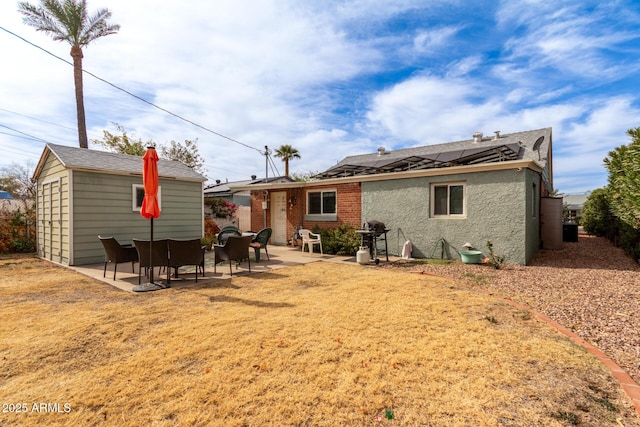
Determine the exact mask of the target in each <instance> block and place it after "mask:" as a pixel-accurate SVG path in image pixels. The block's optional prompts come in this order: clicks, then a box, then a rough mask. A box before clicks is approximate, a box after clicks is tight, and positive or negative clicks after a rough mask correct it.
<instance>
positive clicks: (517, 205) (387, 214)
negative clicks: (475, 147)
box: [362, 170, 537, 264]
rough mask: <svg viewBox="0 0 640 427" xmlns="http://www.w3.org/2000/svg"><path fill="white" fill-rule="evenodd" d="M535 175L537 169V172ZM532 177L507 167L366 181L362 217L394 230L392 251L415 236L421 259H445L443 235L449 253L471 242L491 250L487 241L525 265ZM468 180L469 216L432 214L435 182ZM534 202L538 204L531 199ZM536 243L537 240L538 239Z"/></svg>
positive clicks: (415, 248) (390, 239)
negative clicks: (438, 215)
mask: <svg viewBox="0 0 640 427" xmlns="http://www.w3.org/2000/svg"><path fill="white" fill-rule="evenodd" d="M534 175H535V173H534ZM531 179H532V178H531V176H530V175H529V174H528V173H527V172H526V171H522V170H521V171H517V170H504V171H492V172H481V173H480V172H478V173H469V174H459V175H449V176H438V177H424V178H410V179H401V180H390V181H378V182H364V183H362V219H363V221H368V220H378V221H382V222H384V223H385V225H386V226H387V228H388V229H389V230H390V231H389V232H388V234H387V238H388V247H389V252H390V253H392V254H394V255H400V254H401V251H402V245H403V244H404V242H405V241H407V240H410V241H411V242H412V245H413V254H412V255H413V256H414V257H416V258H431V257H435V258H440V257H441V251H442V247H441V245H439V244H438V242H439V240H440V239H444V240H445V241H446V243H447V245H446V246H445V257H448V256H451V257H452V258H459V255H458V253H457V252H456V250H457V251H461V250H463V248H462V245H464V244H465V243H466V242H470V243H471V244H472V245H474V246H475V247H476V248H477V249H479V250H481V251H483V253H485V254H486V253H487V250H486V243H487V241H491V242H493V246H494V250H495V252H497V253H499V254H500V255H503V256H505V258H506V261H507V262H509V263H517V264H526V262H527V261H528V260H529V259H530V256H532V255H531V254H530V252H531V244H529V246H528V242H527V238H529V239H532V237H531V236H533V235H534V234H535V233H536V230H535V229H534V228H535V227H532V225H531V223H532V221H533V219H532V218H530V216H531V214H530V212H531V211H527V198H529V197H531V195H530V191H528V188H529V186H530V185H531ZM443 182H464V183H465V199H466V217H465V218H455V219H454V218H446V219H444V218H432V217H430V208H429V203H430V185H431V184H432V183H443ZM531 203H533V202H531ZM535 245H537V242H536V243H535Z"/></svg>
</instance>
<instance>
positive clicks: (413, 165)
mask: <svg viewBox="0 0 640 427" xmlns="http://www.w3.org/2000/svg"><path fill="white" fill-rule="evenodd" d="M551 146H552V130H551V128H544V129H537V130H530V131H524V132H515V133H511V134H500V132H495V134H494V135H492V136H489V137H485V136H483V135H482V133H480V132H476V133H475V134H473V136H472V138H471V139H468V140H464V141H455V142H449V143H444V144H437V145H427V146H422V147H414V148H407V149H401V150H396V151H389V150H386V149H384V148H383V147H380V148H379V149H378V151H377V152H376V153H370V154H362V155H355V156H349V157H347V158H345V159H343V160H342V161H340V162H339V163H338V164H336V165H335V166H333V167H331V168H329V169H327V170H326V171H324V172H322V173H320V174H318V175H317V176H316V177H315V178H316V179H315V180H313V181H308V182H296V183H278V184H275V183H274V184H255V185H253V186H251V188H250V187H248V186H245V187H243V188H242V189H244V190H249V191H251V196H252V198H251V200H252V225H253V226H254V227H258V226H260V224H262V223H267V224H269V226H271V228H272V229H273V234H272V243H275V244H286V243H287V242H288V241H289V239H290V237H291V236H292V235H293V234H294V233H295V231H296V229H297V228H299V227H303V228H308V229H313V228H314V227H319V228H325V229H330V228H335V227H337V226H339V225H341V224H350V225H352V226H354V227H356V228H361V227H362V224H363V223H364V222H366V221H370V220H377V221H381V222H383V223H384V224H385V226H386V228H387V229H388V230H389V231H388V233H387V246H388V248H389V252H390V253H391V254H394V255H400V254H401V251H402V246H403V244H404V243H405V242H406V241H411V242H412V246H413V252H412V256H413V257H417V258H421V257H424V258H431V257H434V255H435V254H437V255H438V257H439V256H440V253H441V252H442V251H446V252H447V254H450V255H451V256H452V257H454V258H456V257H459V251H461V250H463V245H464V244H465V243H467V242H469V243H471V244H472V246H474V247H475V248H477V249H479V250H483V251H485V245H486V243H487V242H488V241H491V242H492V243H493V246H494V250H495V251H496V252H499V253H500V255H502V256H504V257H505V258H506V261H507V262H510V263H517V264H526V263H528V262H529V261H530V260H531V258H532V257H533V256H534V255H535V253H536V252H537V250H538V249H539V248H540V246H541V245H542V244H543V242H544V240H545V239H543V236H544V235H545V231H547V235H548V234H549V233H551V234H553V235H554V237H556V235H557V234H558V233H559V234H560V241H561V239H562V237H561V234H562V223H561V216H562V215H561V214H562V212H561V210H562V205H561V204H560V205H558V204H545V203H543V201H544V199H545V198H546V197H547V196H548V195H549V194H550V193H552V191H553V178H552V177H553V170H552V148H551ZM238 189H239V188H238ZM261 206H264V207H266V209H265V210H264V211H263V210H262V209H260V207H261ZM546 206H553V208H547V207H546ZM557 206H559V208H560V221H559V223H558V224H555V222H556V221H547V222H546V223H545V221H543V220H542V219H543V217H545V216H547V215H548V213H547V211H546V209H557ZM551 216H552V215H550V216H549V217H551ZM545 228H548V230H545ZM547 240H548V241H551V239H547ZM556 240H557V239H556Z"/></svg>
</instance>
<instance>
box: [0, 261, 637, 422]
mask: <svg viewBox="0 0 640 427" xmlns="http://www.w3.org/2000/svg"><path fill="white" fill-rule="evenodd" d="M0 402H2V412H0V426H2V427H7V426H14V425H16V426H18V425H48V426H56V425H65V426H66V425H81V426H85V425H111V426H140V425H154V426H174V425H179V426H185V425H202V426H208V425H224V426H245V425H246V426H258V425H272V426H289V425H291V426H293V425H307V426H337V425H341V426H366V425H372V426H374V425H388V426H392V425H397V426H566V425H583V426H616V427H619V426H620V425H624V426H639V425H640V422H639V421H638V417H637V416H636V415H635V413H634V411H633V410H632V408H631V405H630V403H629V400H628V399H627V397H626V396H625V395H624V394H623V392H622V390H621V388H620V386H619V385H618V384H617V383H616V382H615V380H614V379H613V378H612V377H611V375H610V374H609V373H608V371H606V370H605V369H604V368H603V366H602V365H601V364H600V363H599V362H598V361H597V360H596V359H594V358H593V357H592V356H591V355H590V354H588V353H587V352H585V351H584V350H583V349H582V348H579V347H577V346H576V345H574V344H572V343H571V342H570V341H569V340H568V339H566V338H565V337H563V336H561V335H559V334H557V333H556V332H554V331H553V330H551V329H550V328H548V327H547V326H545V325H544V324H541V323H539V322H538V321H536V320H535V319H533V318H532V317H531V316H530V315H529V313H528V312H522V311H518V310H516V309H514V308H513V307H511V306H509V305H506V304H505V303H502V302H499V301H497V300H495V299H493V298H491V297H490V296H487V295H483V294H480V293H476V292H474V291H473V290H471V289H470V288H468V287H465V286H464V285H461V284H458V283H456V282H454V281H452V280H449V279H441V278H437V277H434V276H428V275H418V274H411V273H404V272H396V271H387V270H382V269H379V268H374V267H362V266H359V265H343V264H333V263H326V262H317V263H312V264H307V265H301V266H297V267H289V268H284V269H279V270H274V271H273V272H271V273H264V274H255V275H251V276H244V277H234V278H233V279H230V280H221V279H218V280H212V281H210V282H208V283H205V284H201V285H197V286H194V287H186V288H182V289H167V290H163V291H158V292H152V293H148V294H128V293H125V292H122V291H118V290H115V289H113V288H111V287H109V286H108V285H105V284H102V283H100V282H96V281H94V280H93V279H89V278H87V277H84V276H82V275H79V274H77V273H74V272H72V271H70V270H68V269H64V268H61V267H57V266H54V265H52V264H50V263H47V262H45V261H41V260H38V259H35V258H30V257H22V258H12V259H4V260H0ZM18 410H20V411H21V412H19V413H17V412H16V411H18Z"/></svg>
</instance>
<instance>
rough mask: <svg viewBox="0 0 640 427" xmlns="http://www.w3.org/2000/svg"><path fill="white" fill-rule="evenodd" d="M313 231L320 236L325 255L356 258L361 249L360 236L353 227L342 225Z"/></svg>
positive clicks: (317, 228)
mask: <svg viewBox="0 0 640 427" xmlns="http://www.w3.org/2000/svg"><path fill="white" fill-rule="evenodd" d="M312 231H313V232H314V233H318V234H320V237H321V239H322V250H323V252H324V253H325V254H332V255H342V256H355V255H356V252H358V248H359V247H360V235H359V234H358V233H356V229H355V227H353V226H352V225H349V224H342V225H340V226H339V227H337V228H331V229H328V230H325V229H321V228H319V227H317V226H316V227H314V228H313V230H312Z"/></svg>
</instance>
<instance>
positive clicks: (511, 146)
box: [314, 128, 551, 179]
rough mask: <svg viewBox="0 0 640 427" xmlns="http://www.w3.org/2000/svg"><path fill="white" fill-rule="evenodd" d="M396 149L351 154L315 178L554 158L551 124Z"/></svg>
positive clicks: (538, 161)
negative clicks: (548, 155) (552, 155)
mask: <svg viewBox="0 0 640 427" xmlns="http://www.w3.org/2000/svg"><path fill="white" fill-rule="evenodd" d="M480 139H481V140H476V139H468V140H464V141H455V142H448V143H444V144H435V145H426V146H421V147H412V148H405V149H401V150H396V151H384V149H382V150H379V151H378V152H377V153H370V154H360V155H355V156H348V157H346V158H344V159H343V160H341V161H340V162H338V164H336V165H335V166H333V167H331V168H329V169H327V170H326V171H324V172H322V173H320V174H318V175H316V176H315V177H314V178H318V179H329V178H338V177H347V176H359V175H371V174H379V173H389V172H402V171H410V170H422V169H432V168H445V167H451V166H465V165H477V164H483V163H496V162H504V161H510V160H529V161H533V162H535V163H536V164H537V165H538V166H539V167H540V168H544V167H545V166H546V165H547V163H548V162H550V159H548V158H547V153H549V149H550V146H551V128H543V129H537V130H530V131H524V132H515V133H511V134H504V135H500V134H499V133H498V132H496V135H495V136H489V137H484V138H482V137H480Z"/></svg>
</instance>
